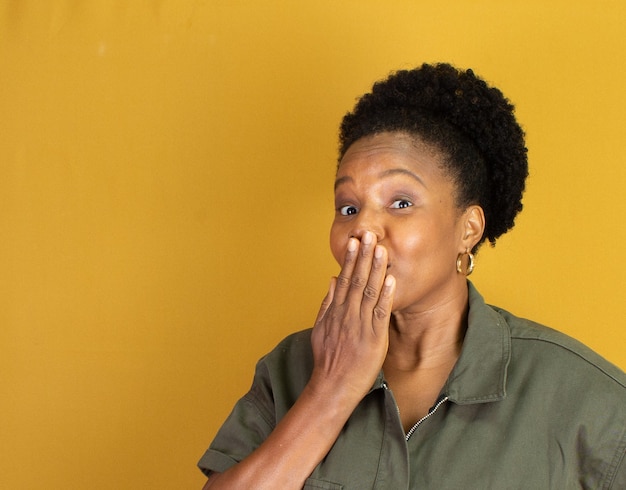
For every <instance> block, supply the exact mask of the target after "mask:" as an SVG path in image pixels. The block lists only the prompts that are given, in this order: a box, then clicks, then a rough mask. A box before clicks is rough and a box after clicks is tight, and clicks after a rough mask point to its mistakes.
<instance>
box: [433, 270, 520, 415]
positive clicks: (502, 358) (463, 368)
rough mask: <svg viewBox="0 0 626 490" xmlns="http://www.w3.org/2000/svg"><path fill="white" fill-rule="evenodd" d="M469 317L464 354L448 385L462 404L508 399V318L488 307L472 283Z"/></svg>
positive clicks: (446, 388)
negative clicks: (505, 318) (506, 320)
mask: <svg viewBox="0 0 626 490" xmlns="http://www.w3.org/2000/svg"><path fill="white" fill-rule="evenodd" d="M467 284H468V292H469V316H468V322H467V323H468V326H467V332H466V333H465V339H464V341H463V348H462V350H461V355H460V357H459V360H458V361H457V363H456V365H455V366H454V368H453V369H452V372H451V373H450V376H449V377H448V381H447V382H446V385H445V386H444V390H443V391H444V393H445V395H446V396H447V397H448V398H449V399H450V401H452V402H454V403H458V404H460V405H466V404H472V403H485V402H491V401H498V400H502V399H504V398H505V397H506V374H507V368H508V365H509V360H510V358H511V333H510V330H509V327H508V325H507V323H506V322H505V320H504V318H502V316H501V315H500V314H499V313H497V312H496V311H495V310H494V309H493V308H490V307H489V306H487V305H486V304H485V301H484V300H483V297H482V296H481V295H480V293H478V291H477V290H476V288H475V287H474V285H473V284H472V283H471V282H469V281H468V283H467Z"/></svg>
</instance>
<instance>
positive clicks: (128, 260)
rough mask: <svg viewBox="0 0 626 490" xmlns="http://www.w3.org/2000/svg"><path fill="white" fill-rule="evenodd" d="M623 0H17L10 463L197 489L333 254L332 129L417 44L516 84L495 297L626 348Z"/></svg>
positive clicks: (77, 479)
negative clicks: (512, 182)
mask: <svg viewBox="0 0 626 490" xmlns="http://www.w3.org/2000/svg"><path fill="white" fill-rule="evenodd" d="M625 21H626V3H625V2H623V1H622V0H615V1H598V2H590V1H581V0H578V1H576V0H558V1H557V0H553V1H549V2H546V1H545V0H532V1H529V0H524V1H522V0H519V1H507V2H503V1H501V0H481V1H479V0H476V1H441V2H426V1H418V0H406V1H382V0H381V1H363V0H344V1H336V0H319V1H315V2H304V1H296V0H293V1H278V0H274V1H260V0H259V1H256V0H250V1H235V0H233V1H227V0H223V1H217V0H214V1H192V0H162V1H157V0H152V1H148V0H145V1H141V2H139V1H137V2H126V1H122V0H117V1H109V2H104V1H95V0H92V1H87V0H85V1H81V0H73V1H72V0H66V1H60V0H51V1H48V2H41V1H35V0H32V1H27V0H12V1H11V0H0V234H1V235H0V271H1V274H0V488H2V489H5V488H6V489H34V488H40V487H45V488H63V489H66V488H77V489H78V488H93V489H109V488H128V489H131V488H133V489H134V488H154V489H156V488H163V489H166V488H167V489H178V488H199V487H201V486H202V484H203V481H204V478H203V477H202V476H201V474H200V473H199V471H197V470H196V468H195V464H196V461H197V459H198V458H199V457H200V456H201V454H202V453H203V451H204V450H205V448H206V446H207V445H208V444H209V442H210V440H211V439H212V437H213V435H214V433H215V431H216V429H217V428H218V426H219V424H220V423H221V422H222V420H223V419H224V417H225V416H226V415H227V413H228V412H229V410H230V408H231V407H232V405H233V403H234V402H235V400H236V399H237V397H238V396H240V395H241V394H242V393H243V392H244V391H245V390H246V389H247V387H248V385H249V382H250V380H251V375H252V371H253V367H254V364H255V362H256V360H257V358H258V357H259V356H260V355H262V354H263V353H265V352H266V351H267V350H268V349H270V348H271V347H272V346H273V345H274V344H275V343H276V342H277V341H278V340H279V339H281V338H282V337H283V336H284V335H286V334H287V333H289V332H291V331H294V330H298V329H301V328H305V327H308V326H309V325H310V324H311V322H312V320H313V318H314V317H315V314H316V311H317V308H318V304H319V302H320V301H321V298H322V296H323V294H324V292H325V290H326V287H327V284H328V279H329V277H330V276H331V274H333V273H335V272H336V271H337V267H336V266H335V264H334V263H333V260H332V258H331V255H330V252H329V251H328V238H327V235H328V228H329V224H330V220H331V218H332V214H333V211H332V189H331V187H332V178H333V173H334V166H335V150H336V146H337V143H336V129H337V126H338V123H339V120H340V118H341V116H342V115H343V113H344V112H345V111H346V110H348V109H349V108H350V107H351V106H352V105H353V103H354V100H355V97H356V96H357V95H359V94H361V93H362V92H364V91H365V90H367V89H368V88H369V86H370V85H371V83H372V82H373V81H374V80H376V79H378V78H381V77H384V76H385V75H386V74H387V73H388V72H389V71H390V70H393V69H398V68H404V67H412V66H414V65H416V64H419V63H421V62H423V61H439V60H443V61H450V62H453V63H455V64H457V65H459V66H461V67H473V68H474V69H475V70H476V71H477V73H479V74H480V75H481V76H483V77H484V78H486V79H487V80H488V81H490V82H492V83H494V84H495V85H496V86H498V87H500V88H501V89H502V90H503V92H504V93H505V94H506V95H507V96H508V97H509V98H510V99H511V100H512V101H513V102H514V103H515V104H516V106H517V114H518V116H519V120H520V121H521V123H522V124H523V126H524V127H525V129H526V131H527V135H528V136H527V138H528V139H527V141H528V146H529V148H530V153H529V156H530V164H531V178H530V180H529V184H528V191H527V193H526V196H525V210H524V212H523V213H522V215H521V216H520V218H519V219H518V224H517V226H516V228H515V229H514V230H513V231H512V232H511V233H510V234H509V235H507V236H506V237H505V238H503V239H502V240H501V241H500V242H499V243H498V245H497V246H496V248H495V249H489V248H488V247H485V248H483V250H481V252H480V254H479V255H478V263H477V271H476V273H475V275H474V276H473V279H474V282H475V283H476V284H477V285H478V287H479V289H480V290H481V291H482V293H483V294H484V295H485V296H486V298H487V300H488V301H489V302H492V303H494V304H498V305H499V306H502V307H505V308H507V309H509V310H512V311H513V312H515V313H517V314H518V315H521V316H527V317H531V318H533V319H535V320H537V321H540V322H543V323H546V324H549V325H551V326H553V327H555V328H558V329H560V330H563V331H565V332H567V333H569V334H571V335H573V336H575V337H577V338H579V339H580V340H582V341H583V342H585V343H587V344H588V345H590V346H591V347H592V348H594V349H596V350H597V351H599V352H600V353H601V354H602V355H604V356H605V357H607V358H608V359H609V360H611V361H612V362H614V363H616V364H618V365H619V366H621V367H622V368H624V367H626V350H625V349H624V344H625V340H626V328H625V325H624V312H625V310H626V306H625V305H624V300H623V298H624V291H625V289H626V288H625V286H626V272H625V271H626V262H625V257H626V245H625V242H626V225H625V224H624V216H625V215H626V200H625V199H624V184H625V183H626V165H625V164H626V161H625V157H624V151H623V143H624V141H625V136H626V135H625V132H626V129H625V128H626V125H625V124H624V114H626V97H625V96H624V85H625V84H626V83H625V82H626V76H625V75H626V74H625V71H626V67H625V65H624V60H625V59H626V31H625V30H624V22H625Z"/></svg>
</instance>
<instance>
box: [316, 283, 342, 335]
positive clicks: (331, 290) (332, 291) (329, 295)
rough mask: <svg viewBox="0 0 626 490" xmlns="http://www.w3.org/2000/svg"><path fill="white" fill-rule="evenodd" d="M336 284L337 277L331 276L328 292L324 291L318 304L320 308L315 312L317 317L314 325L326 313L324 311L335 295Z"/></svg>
mask: <svg viewBox="0 0 626 490" xmlns="http://www.w3.org/2000/svg"><path fill="white" fill-rule="evenodd" d="M336 285H337V278H336V277H333V278H331V280H330V286H328V292H327V293H326V296H325V297H324V299H323V300H322V305H321V306H320V310H319V312H318V313H317V318H316V319H315V324H316V325H317V324H318V323H319V322H320V321H321V320H322V318H324V315H325V314H326V312H327V311H328V308H329V307H330V305H331V304H332V302H333V298H334V296H335V287H336Z"/></svg>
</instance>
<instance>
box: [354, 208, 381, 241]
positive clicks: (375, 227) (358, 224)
mask: <svg viewBox="0 0 626 490" xmlns="http://www.w3.org/2000/svg"><path fill="white" fill-rule="evenodd" d="M384 230H385V228H384V226H383V223H382V219H381V217H379V216H376V215H375V214H374V213H372V212H363V211H361V212H360V213H359V214H358V215H357V217H356V219H355V220H354V221H353V226H352V229H351V230H350V236H351V237H354V238H358V239H359V240H361V238H363V234H364V233H365V232H366V231H371V232H372V233H374V235H376V241H377V242H378V243H380V242H381V241H382V240H383V238H385V231H384Z"/></svg>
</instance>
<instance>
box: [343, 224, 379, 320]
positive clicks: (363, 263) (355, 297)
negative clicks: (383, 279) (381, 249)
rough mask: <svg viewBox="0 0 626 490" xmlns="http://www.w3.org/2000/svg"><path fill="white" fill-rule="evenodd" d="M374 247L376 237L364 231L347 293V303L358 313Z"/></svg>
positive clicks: (368, 276)
mask: <svg viewBox="0 0 626 490" xmlns="http://www.w3.org/2000/svg"><path fill="white" fill-rule="evenodd" d="M375 247H376V235H374V233H372V232H371V231H366V232H365V233H363V236H362V237H361V245H360V247H359V250H358V254H357V259H356V264H355V265H354V269H353V272H352V277H351V278H350V289H349V291H348V301H351V302H352V303H353V305H354V306H355V307H356V308H357V310H356V311H359V310H360V308H361V303H362V301H363V292H364V290H365V288H366V286H367V284H368V281H369V278H370V271H371V269H372V258H373V257H374V248H375Z"/></svg>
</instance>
